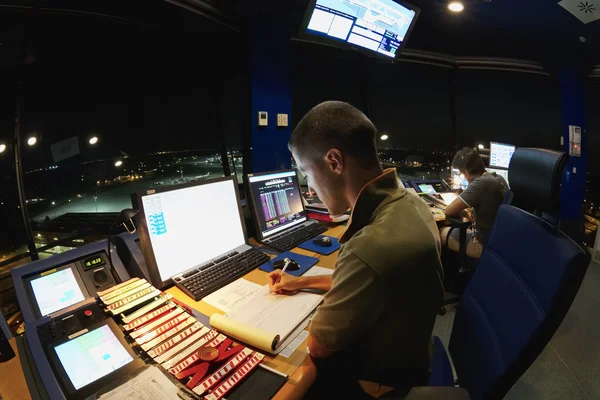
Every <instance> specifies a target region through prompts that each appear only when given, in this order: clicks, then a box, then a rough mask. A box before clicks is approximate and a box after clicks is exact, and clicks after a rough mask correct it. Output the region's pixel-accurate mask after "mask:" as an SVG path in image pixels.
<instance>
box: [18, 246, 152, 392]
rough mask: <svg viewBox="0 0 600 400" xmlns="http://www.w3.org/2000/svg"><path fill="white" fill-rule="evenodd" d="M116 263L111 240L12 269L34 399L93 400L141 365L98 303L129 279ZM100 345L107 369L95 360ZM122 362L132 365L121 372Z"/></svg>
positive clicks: (22, 348)
mask: <svg viewBox="0 0 600 400" xmlns="http://www.w3.org/2000/svg"><path fill="white" fill-rule="evenodd" d="M113 264H114V267H113V266H111V265H110V262H109V259H108V255H107V249H106V241H100V242H96V243H92V244H89V245H86V246H83V247H81V248H78V249H75V250H72V251H69V252H66V253H62V254H58V255H55V256H53V257H51V258H48V259H44V260H39V261H34V262H31V263H29V264H26V265H23V266H21V267H17V268H14V269H13V270H12V279H13V282H14V287H15V292H16V295H17V299H18V300H19V305H20V307H21V312H22V314H23V319H24V322H25V334H24V335H23V336H19V337H17V340H18V348H19V353H20V358H21V362H22V365H23V371H24V373H25V377H26V380H27V383H28V386H29V390H30V394H31V396H32V398H34V399H35V398H42V399H45V398H49V399H84V398H88V397H89V396H91V395H92V394H93V393H95V392H96V391H97V390H98V389H99V388H100V387H102V386H104V385H106V384H108V383H109V382H111V381H112V380H114V379H115V378H116V377H117V375H121V374H123V373H130V372H131V370H132V368H134V367H135V366H138V367H139V366H140V364H139V363H138V362H135V357H134V354H133V351H132V350H131V348H129V347H128V346H122V345H121V344H120V343H123V342H124V337H123V335H122V334H121V333H120V331H119V329H118V328H117V326H116V324H115V322H114V321H113V320H111V319H110V318H108V317H106V316H105V314H104V312H103V311H102V310H101V309H100V307H99V306H98V304H97V303H96V299H97V296H98V294H99V293H102V292H103V291H105V290H107V289H110V288H111V287H114V286H115V285H117V284H119V283H120V282H122V281H126V280H128V279H129V274H128V273H127V271H126V270H125V268H124V266H123V265H122V263H121V261H120V260H119V259H118V257H113ZM98 342H101V343H102V344H103V346H104V348H105V349H106V352H105V355H101V356H100V359H102V357H109V358H111V361H110V362H107V363H106V364H105V365H104V366H102V367H100V365H99V364H98V363H94V362H93V359H94V357H98V354H97V353H98V348H97V345H94V343H98ZM119 347H121V350H118V348H119ZM94 349H95V350H94ZM82 360H87V361H89V362H88V363H87V364H85V363H83V362H82ZM126 360H127V362H125V361H126ZM140 362H141V360H140ZM119 363H123V366H125V364H127V366H126V367H125V368H123V369H119V368H118V367H116V366H117V364H119ZM142 364H143V362H142Z"/></svg>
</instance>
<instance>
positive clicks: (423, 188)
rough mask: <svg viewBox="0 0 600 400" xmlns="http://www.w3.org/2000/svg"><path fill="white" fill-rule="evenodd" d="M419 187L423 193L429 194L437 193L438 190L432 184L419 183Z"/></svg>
mask: <svg viewBox="0 0 600 400" xmlns="http://www.w3.org/2000/svg"><path fill="white" fill-rule="evenodd" d="M419 189H421V193H427V194H435V193H436V191H435V189H434V188H433V186H431V185H419Z"/></svg>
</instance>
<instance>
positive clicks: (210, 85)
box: [22, 6, 242, 256]
mask: <svg viewBox="0 0 600 400" xmlns="http://www.w3.org/2000/svg"><path fill="white" fill-rule="evenodd" d="M168 7H173V9H175V7H174V6H168ZM188 14H190V13H187V14H185V15H186V16H185V18H184V17H182V16H181V15H180V14H178V13H174V15H175V17H176V18H183V19H189V18H190V16H189V15H188ZM165 20H168V18H165ZM192 22H193V23H192V24H191V25H185V26H188V27H190V28H189V29H190V30H189V31H188V30H187V29H188V28H185V29H186V30H185V31H182V30H181V28H173V26H170V25H165V26H157V25H146V26H141V25H140V24H137V23H135V24H134V23H131V24H128V23H120V24H115V23H114V21H109V20H106V19H100V18H95V17H86V18H82V17H70V16H59V15H45V16H44V18H43V19H42V24H45V25H46V26H47V27H48V29H44V31H45V32H46V33H45V34H44V35H40V38H39V39H38V42H37V43H36V50H37V54H36V62H35V63H34V64H33V65H32V66H31V69H30V73H29V74H28V75H27V79H25V80H24V82H23V88H24V105H23V113H22V117H23V118H22V140H23V142H24V146H23V166H24V171H25V186H26V194H27V199H28V209H29V212H30V215H31V218H32V220H33V225H34V226H33V229H34V236H35V238H36V240H35V241H36V245H37V246H38V248H39V247H45V246H47V245H49V244H51V243H53V242H56V241H62V242H61V243H59V244H57V245H56V246H54V247H52V248H50V249H45V250H43V255H42V256H50V255H52V254H57V253H60V252H62V251H67V250H70V249H72V248H74V247H77V246H81V245H83V244H85V243H88V242H91V241H95V240H99V239H102V238H104V237H105V236H106V234H107V233H108V229H109V227H110V225H111V223H112V221H114V219H115V217H116V215H117V213H118V212H120V211H121V210H122V209H124V208H130V207H131V206H132V204H131V194H132V193H135V192H138V191H141V190H145V189H148V188H152V187H161V186H169V185H174V184H180V183H187V182H192V181H196V180H203V179H211V178H217V177H221V176H223V174H224V171H223V162H222V159H221V149H222V144H223V143H224V138H225V137H227V141H225V145H226V146H227V150H228V153H229V156H228V158H229V164H230V168H231V170H232V172H233V170H234V168H233V165H234V164H235V172H237V173H238V179H239V180H240V182H241V174H242V160H241V150H240V142H241V141H240V140H239V135H240V129H239V122H238V123H237V125H236V123H230V122H229V121H231V120H232V118H231V116H232V115H234V116H235V117H236V118H237V119H238V120H239V115H240V113H241V112H240V102H239V99H241V98H242V96H241V95H239V94H238V93H236V90H238V91H239V88H237V87H236V86H235V84H234V82H228V84H229V89H228V90H226V91H225V92H232V93H229V94H228V95H227V96H226V95H224V94H223V92H224V90H223V87H224V85H225V84H224V82H225V81H226V77H227V78H228V77H229V76H230V75H229V74H228V72H227V71H224V70H223V66H225V65H238V64H239V63H237V64H236V63H234V62H232V60H231V58H232V57H233V55H229V54H228V52H226V51H225V48H224V47H223V46H222V45H223V43H226V42H228V41H230V40H231V35H233V34H234V33H232V32H230V31H228V30H227V29H226V28H222V27H220V26H219V25H217V24H214V23H210V22H209V21H208V20H206V19H204V18H202V17H200V16H197V17H196V18H195V19H194V20H193V21H192ZM195 24H199V25H198V26H196V25H195ZM175 25H176V24H175ZM182 26H183V25H182ZM50 27H51V29H50ZM73 32H77V34H76V35H73ZM98 32H101V34H99V33H98ZM215 37H218V38H219V39H218V40H215ZM193 49H196V50H193ZM190 51H197V52H202V54H209V55H210V58H211V62H207V61H206V58H205V57H199V56H197V54H196V55H195V56H192V55H191V54H190ZM213 59H215V60H216V62H213V61H212V60H213ZM236 68H238V67H236ZM232 75H233V76H239V73H237V72H236V71H234V73H233V74H232ZM232 99H233V100H232ZM224 104H227V105H228V107H226V106H224ZM236 133H237V135H238V136H237V137H236ZM30 137H36V143H35V145H33V146H28V145H27V144H25V143H26V142H27V140H28V138H30ZM74 232H78V233H79V234H80V235H79V236H78V237H73V233H74ZM76 236H77V235H76Z"/></svg>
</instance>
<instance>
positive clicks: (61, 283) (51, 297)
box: [31, 268, 88, 316]
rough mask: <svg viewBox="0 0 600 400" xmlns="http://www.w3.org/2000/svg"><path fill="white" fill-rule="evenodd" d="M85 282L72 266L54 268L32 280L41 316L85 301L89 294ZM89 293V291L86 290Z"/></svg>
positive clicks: (32, 287) (32, 288)
mask: <svg viewBox="0 0 600 400" xmlns="http://www.w3.org/2000/svg"><path fill="white" fill-rule="evenodd" d="M82 286H83V283H82V282H81V281H80V280H78V279H77V278H76V277H75V273H74V272H73V269H72V268H65V269H60V270H57V269H52V270H50V271H47V272H43V273H41V274H40V277H39V278H35V279H32V280H31V291H32V292H33V297H34V298H35V301H36V303H37V306H38V310H39V312H40V316H45V315H49V314H52V313H54V312H56V311H59V310H62V309H63V308H67V307H69V306H72V305H73V304H76V303H79V302H80V301H84V300H85V299H86V298H87V297H88V296H87V295H85V294H84V289H82ZM86 293H87V291H86Z"/></svg>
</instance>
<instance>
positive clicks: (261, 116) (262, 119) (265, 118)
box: [258, 111, 269, 126]
mask: <svg viewBox="0 0 600 400" xmlns="http://www.w3.org/2000/svg"><path fill="white" fill-rule="evenodd" d="M267 125H269V113H267V112H266V111H259V112H258V126H267Z"/></svg>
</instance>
